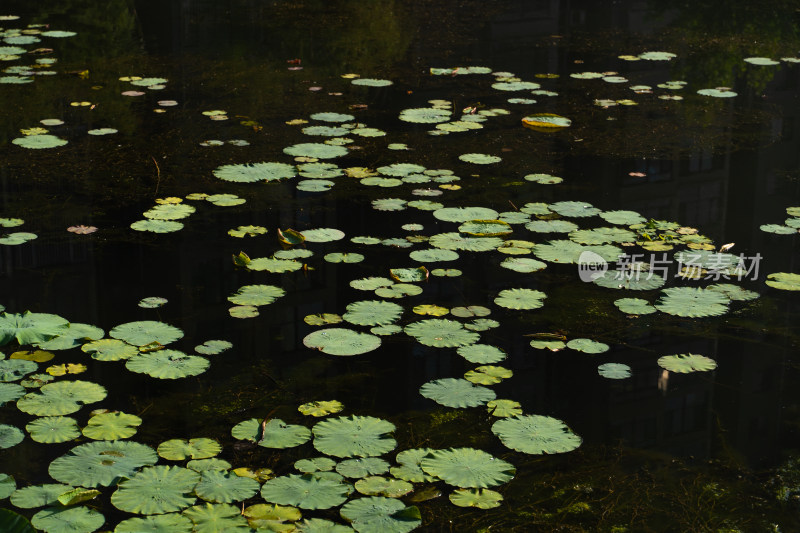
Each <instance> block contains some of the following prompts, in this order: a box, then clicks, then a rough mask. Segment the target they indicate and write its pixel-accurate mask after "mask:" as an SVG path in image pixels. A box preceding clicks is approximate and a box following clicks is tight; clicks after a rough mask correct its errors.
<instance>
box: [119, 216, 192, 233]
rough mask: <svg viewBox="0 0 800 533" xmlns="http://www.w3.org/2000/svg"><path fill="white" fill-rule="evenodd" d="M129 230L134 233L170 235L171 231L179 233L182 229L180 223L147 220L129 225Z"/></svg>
mask: <svg viewBox="0 0 800 533" xmlns="http://www.w3.org/2000/svg"><path fill="white" fill-rule="evenodd" d="M131 229H134V230H136V231H150V232H153V233H171V232H173V231H180V230H182V229H183V223H182V222H175V221H174V220H158V219H154V218H148V219H145V220H137V221H136V222H134V223H132V224H131Z"/></svg>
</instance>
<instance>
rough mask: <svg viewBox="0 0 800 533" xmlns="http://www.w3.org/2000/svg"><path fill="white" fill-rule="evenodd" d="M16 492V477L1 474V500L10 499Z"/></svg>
mask: <svg viewBox="0 0 800 533" xmlns="http://www.w3.org/2000/svg"><path fill="white" fill-rule="evenodd" d="M15 490H17V482H16V481H15V480H14V477H13V476H9V475H8V474H0V500H3V499H5V498H8V497H9V496H11V494H12V493H13V492H14V491H15ZM0 524H2V522H0Z"/></svg>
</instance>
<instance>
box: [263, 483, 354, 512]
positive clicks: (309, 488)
mask: <svg viewBox="0 0 800 533" xmlns="http://www.w3.org/2000/svg"><path fill="white" fill-rule="evenodd" d="M350 491H351V487H350V485H347V484H346V483H340V482H338V481H332V480H328V479H319V478H317V477H314V476H313V475H312V474H304V475H302V476H298V475H295V474H291V475H288V476H281V477H276V478H273V479H270V480H267V482H266V483H264V485H263V486H262V487H261V497H262V498H264V499H265V500H267V501H268V502H271V503H277V504H280V505H292V506H294V507H299V508H301V509H330V508H331V507H338V506H339V505H341V504H342V503H344V502H345V500H347V497H348V496H349V495H350Z"/></svg>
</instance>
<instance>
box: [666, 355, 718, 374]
mask: <svg viewBox="0 0 800 533" xmlns="http://www.w3.org/2000/svg"><path fill="white" fill-rule="evenodd" d="M658 366H660V367H661V368H664V369H666V370H669V371H670V372H677V373H680V374H687V373H689V372H707V371H709V370H714V369H715V368H717V362H716V361H714V360H713V359H711V358H709V357H706V356H704V355H697V354H693V353H679V354H675V355H665V356H662V357H659V358H658Z"/></svg>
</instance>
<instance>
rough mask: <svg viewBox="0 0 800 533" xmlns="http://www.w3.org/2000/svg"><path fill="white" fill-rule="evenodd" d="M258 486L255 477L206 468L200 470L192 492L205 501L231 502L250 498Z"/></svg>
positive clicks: (259, 486)
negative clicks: (199, 475)
mask: <svg viewBox="0 0 800 533" xmlns="http://www.w3.org/2000/svg"><path fill="white" fill-rule="evenodd" d="M260 488H261V485H260V484H259V482H258V481H256V480H255V479H251V478H249V477H239V476H237V475H236V474H234V473H232V472H221V471H218V470H206V471H204V472H202V474H201V477H200V482H199V483H198V484H197V486H196V487H195V488H194V492H195V494H197V496H199V497H200V498H202V499H203V500H205V501H207V502H215V503H232V502H240V501H244V500H246V499H248V498H251V497H252V496H254V495H255V494H256V493H257V492H258V490H259V489H260Z"/></svg>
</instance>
